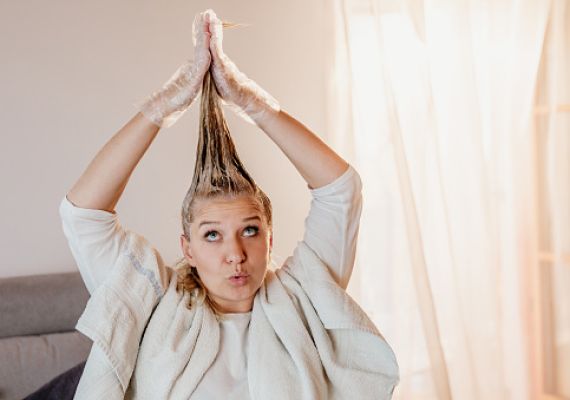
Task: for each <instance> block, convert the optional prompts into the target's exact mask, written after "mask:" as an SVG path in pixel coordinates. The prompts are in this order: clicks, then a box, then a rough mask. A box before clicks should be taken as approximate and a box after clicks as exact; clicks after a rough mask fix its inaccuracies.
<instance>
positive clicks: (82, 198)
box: [67, 112, 160, 213]
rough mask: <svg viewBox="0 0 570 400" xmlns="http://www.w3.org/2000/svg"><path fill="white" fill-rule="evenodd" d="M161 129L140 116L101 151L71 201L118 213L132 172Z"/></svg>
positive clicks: (78, 182)
mask: <svg viewBox="0 0 570 400" xmlns="http://www.w3.org/2000/svg"><path fill="white" fill-rule="evenodd" d="M159 129H160V128H159V127H158V126H157V125H155V124H154V123H152V122H151V121H150V120H148V119H147V118H146V117H145V116H144V115H143V114H141V113H140V112H139V113H137V114H136V115H135V116H134V117H133V118H131V120H130V121H129V122H127V124H126V125H125V126H123V127H122V128H121V129H120V130H119V131H118V132H117V133H116V134H115V135H114V136H113V137H112V138H111V139H110V140H109V141H108V142H107V143H106V144H105V145H104V146H103V148H102V149H101V150H99V152H98V153H97V155H96V156H95V158H94V159H93V160H92V161H91V163H90V164H89V166H88V167H87V169H86V170H85V172H84V173H83V175H81V177H80V178H79V180H78V181H77V182H76V183H75V185H74V186H73V187H72V188H71V190H70V191H69V193H67V198H68V200H69V201H70V202H72V203H73V204H74V205H75V206H77V207H81V208H89V209H96V210H105V211H109V212H113V213H114V212H115V211H114V209H115V205H116V204H117V202H118V201H119V198H120V197H121V194H122V193H123V191H124V189H125V186H126V185H127V182H128V180H129V178H130V176H131V174H132V172H133V171H134V169H135V167H136V166H137V164H138V162H139V161H140V159H141V158H142V156H143V155H144V154H145V152H146V151H147V149H148V148H149V146H150V144H151V143H152V141H153V140H154V138H155V137H156V135H157V133H158V131H159Z"/></svg>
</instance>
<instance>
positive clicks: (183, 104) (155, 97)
mask: <svg viewBox="0 0 570 400" xmlns="http://www.w3.org/2000/svg"><path fill="white" fill-rule="evenodd" d="M209 24H210V13H208V12H203V13H200V14H197V15H196V16H195V17H194V22H193V24H192V38H193V42H194V61H192V60H187V61H186V62H185V63H184V64H182V65H181V66H180V67H178V69H177V70H176V72H174V74H173V75H172V76H171V77H170V79H169V80H168V81H167V82H166V83H165V84H164V85H163V86H162V88H160V89H159V90H157V91H155V92H154V93H152V94H151V95H150V96H148V97H147V98H146V99H144V100H143V102H142V104H139V105H138V106H137V108H138V109H139V111H140V112H141V113H142V114H143V115H144V116H145V117H147V118H148V119H149V120H150V121H152V122H153V123H154V124H155V125H158V126H159V127H169V126H172V125H173V124H174V123H175V122H176V121H177V120H178V119H179V118H180V117H181V116H182V114H184V112H185V111H186V110H187V109H188V107H190V105H191V104H192V102H193V101H194V99H195V98H196V97H197V96H198V93H200V90H201V88H202V80H203V79H204V75H205V74H206V72H207V71H208V69H209V68H210V61H211V55H210V51H209V42H210V32H209Z"/></svg>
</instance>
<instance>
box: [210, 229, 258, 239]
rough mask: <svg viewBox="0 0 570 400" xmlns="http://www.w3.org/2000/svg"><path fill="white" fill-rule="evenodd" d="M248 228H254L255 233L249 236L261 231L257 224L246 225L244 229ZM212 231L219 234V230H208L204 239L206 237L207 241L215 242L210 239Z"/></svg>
mask: <svg viewBox="0 0 570 400" xmlns="http://www.w3.org/2000/svg"><path fill="white" fill-rule="evenodd" d="M248 229H253V230H254V233H253V234H252V235H249V236H248V237H251V236H256V235H257V233H258V232H259V227H258V226H255V225H249V226H246V227H245V228H244V231H246V230H248ZM212 233H216V234H218V231H214V230H211V231H207V232H206V233H205V234H204V239H206V241H208V242H215V240H208V236H210V235H211V234H212Z"/></svg>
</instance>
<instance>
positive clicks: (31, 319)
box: [0, 272, 89, 338]
mask: <svg viewBox="0 0 570 400" xmlns="http://www.w3.org/2000/svg"><path fill="white" fill-rule="evenodd" d="M88 299H89V292H87V289H86V288H85V285H84V283H83V281H82V280H81V275H80V274H79V272H70V273H58V274H50V275H32V276H19V277H15V278H3V279H0V315H1V316H2V318H1V319H0V338H5V337H11V336H22V335H38V334H44V333H54V332H69V331H73V330H75V324H76V323H77V320H78V319H79V316H80V315H81V313H82V312H83V310H84V309H85V305H86V304H87V300H88Z"/></svg>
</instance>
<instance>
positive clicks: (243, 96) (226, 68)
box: [207, 10, 280, 125]
mask: <svg viewBox="0 0 570 400" xmlns="http://www.w3.org/2000/svg"><path fill="white" fill-rule="evenodd" d="M207 13H208V15H209V18H210V29H209V30H210V34H211V37H210V53H211V55H212V65H211V68H210V72H211V73H212V77H213V78H214V83H215V84H216V89H217V90H218V93H219V94H220V96H221V97H222V99H224V101H226V102H227V103H230V104H233V105H235V106H237V108H238V114H239V115H241V116H242V117H244V119H246V120H247V121H249V122H251V120H253V122H254V123H256V124H257V125H260V124H261V123H263V122H264V121H266V120H267V119H269V118H270V117H271V116H273V115H275V114H277V113H278V112H279V110H280V106H279V103H278V102H277V100H275V99H274V98H273V97H272V96H271V95H269V93H267V92H266V91H264V90H263V89H262V88H261V87H259V85H257V84H256V83H255V82H254V81H253V80H251V79H249V78H248V77H247V76H246V75H245V74H243V73H242V72H240V70H239V69H238V68H237V66H236V65H235V64H234V63H233V62H232V60H230V59H229V57H228V56H227V55H226V54H225V53H224V51H223V48H222V40H223V24H222V21H220V19H219V18H218V17H217V16H216V14H215V13H214V12H213V11H212V10H208V11H207ZM240 111H241V112H240ZM248 117H249V118H251V120H250V119H249V118H248Z"/></svg>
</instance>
